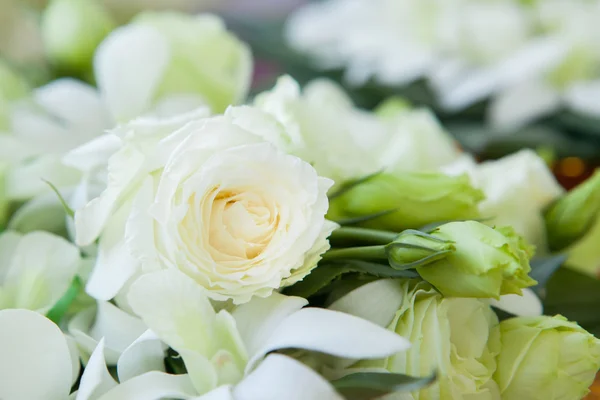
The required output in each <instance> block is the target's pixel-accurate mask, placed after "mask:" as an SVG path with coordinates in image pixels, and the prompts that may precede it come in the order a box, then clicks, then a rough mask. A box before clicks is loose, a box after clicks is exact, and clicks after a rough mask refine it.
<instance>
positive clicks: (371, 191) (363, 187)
mask: <svg viewBox="0 0 600 400" xmlns="http://www.w3.org/2000/svg"><path fill="white" fill-rule="evenodd" d="M482 199H483V194H482V192H481V191H479V190H477V189H475V188H473V186H471V183H470V180H469V178H468V176H466V175H463V176H447V175H444V174H441V173H423V172H415V173H402V174H387V173H382V174H379V175H377V176H374V177H372V178H370V179H368V180H367V181H365V182H363V183H361V184H359V185H356V186H354V187H353V188H351V189H350V190H348V191H346V192H345V193H344V194H342V195H341V196H338V197H336V198H335V199H333V200H332V201H331V203H330V215H331V216H332V218H338V219H343V218H352V217H360V216H368V215H374V214H378V213H383V212H385V211H390V212H389V213H387V214H385V215H382V216H381V217H379V218H376V219H372V220H370V221H368V222H366V223H364V225H365V226H368V227H372V228H377V229H386V230H391V231H402V230H404V229H411V228H419V227H422V226H424V225H427V224H430V223H433V222H439V221H453V220H462V219H474V218H478V217H479V213H478V209H477V205H478V203H479V202H480V201H481V200H482Z"/></svg>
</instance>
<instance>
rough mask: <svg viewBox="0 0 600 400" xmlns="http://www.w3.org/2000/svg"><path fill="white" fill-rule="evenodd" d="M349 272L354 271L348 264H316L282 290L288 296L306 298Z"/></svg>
mask: <svg viewBox="0 0 600 400" xmlns="http://www.w3.org/2000/svg"><path fill="white" fill-rule="evenodd" d="M350 272H355V271H354V270H353V269H352V267H350V266H343V265H323V266H318V267H317V268H315V269H314V270H313V271H312V272H311V273H310V274H309V275H308V276H307V277H306V278H304V279H303V280H302V281H300V282H298V283H296V284H294V285H292V286H290V287H287V288H286V289H285V290H284V292H285V294H286V295H289V296H299V297H304V298H308V297H310V296H313V295H315V294H316V293H318V292H319V291H321V290H322V289H324V288H325V287H326V286H327V285H329V284H330V283H331V282H333V281H334V280H336V279H337V278H339V277H341V276H342V275H344V274H347V273H350Z"/></svg>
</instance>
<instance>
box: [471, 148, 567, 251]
mask: <svg viewBox="0 0 600 400" xmlns="http://www.w3.org/2000/svg"><path fill="white" fill-rule="evenodd" d="M475 175H476V179H477V181H478V184H479V186H480V188H481V189H482V190H483V191H484V193H485V196H486V199H485V200H484V201H483V202H481V203H480V210H481V214H482V216H483V217H484V218H490V219H489V220H486V221H485V222H486V223H487V224H491V225H498V226H504V225H510V226H512V227H513V228H514V229H515V230H516V231H517V233H519V234H520V235H522V236H524V237H525V239H527V241H528V242H529V243H531V244H534V245H536V246H537V248H538V250H539V251H544V250H543V249H545V247H546V231H545V223H544V217H543V214H542V212H543V210H544V208H546V206H548V205H549V204H550V203H551V202H552V201H553V200H555V199H557V198H558V197H559V196H560V195H561V194H562V193H563V192H564V190H563V188H562V187H561V186H560V185H559V184H558V182H557V181H556V179H555V178H554V175H552V172H551V171H550V169H549V168H548V166H547V165H546V163H545V162H544V160H542V159H541V158H540V157H539V156H538V155H537V154H535V153H534V152H533V151H531V150H521V151H519V152H517V153H515V154H511V155H509V156H506V157H503V158H501V159H499V160H496V161H487V162H484V163H482V164H481V165H480V166H478V169H477V172H476V174H475Z"/></svg>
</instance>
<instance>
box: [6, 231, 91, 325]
mask: <svg viewBox="0 0 600 400" xmlns="http://www.w3.org/2000/svg"><path fill="white" fill-rule="evenodd" d="M80 266H81V258H80V255H79V250H78V249H77V247H75V246H74V245H73V244H71V243H69V242H67V241H66V240H65V239H63V238H61V237H59V236H55V235H52V234H50V233H47V232H41V231H40V232H31V233H28V234H26V235H21V234H19V233H17V232H13V231H6V232H3V233H2V234H0V309H3V308H24V309H28V310H33V311H37V312H39V313H41V314H45V313H47V312H48V311H49V310H50V309H51V308H52V307H53V306H54V305H55V304H56V302H57V301H58V300H59V299H60V298H61V297H62V296H63V295H64V294H65V292H66V291H67V289H68V288H69V286H71V282H72V280H73V278H74V277H75V274H76V273H77V270H78V268H79V267H80Z"/></svg>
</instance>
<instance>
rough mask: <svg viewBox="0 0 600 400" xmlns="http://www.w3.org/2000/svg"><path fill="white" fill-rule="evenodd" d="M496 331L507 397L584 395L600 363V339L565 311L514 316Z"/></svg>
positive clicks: (499, 375) (552, 399) (497, 376)
mask: <svg viewBox="0 0 600 400" xmlns="http://www.w3.org/2000/svg"><path fill="white" fill-rule="evenodd" d="M494 336H497V337H499V338H500V340H501V342H502V351H501V352H500V354H498V357H497V363H498V366H497V369H496V372H495V373H494V380H495V381H496V382H497V383H498V387H499V389H500V392H501V394H502V398H503V399H528V400H529V399H530V400H537V399H539V400H559V399H561V400H562V399H582V398H583V397H585V395H586V394H587V393H588V388H589V386H590V385H591V384H592V382H593V381H594V377H595V375H596V372H597V371H598V369H599V368H600V340H598V339H596V338H595V337H594V336H593V335H591V334H589V333H588V332H587V331H585V330H584V329H583V328H581V327H580V326H579V325H577V324H576V323H573V322H569V321H568V320H567V319H566V318H564V317H562V316H555V317H548V316H540V317H518V318H511V319H508V320H505V321H502V322H501V323H500V325H499V326H498V328H497V329H496V332H495V334H494Z"/></svg>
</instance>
